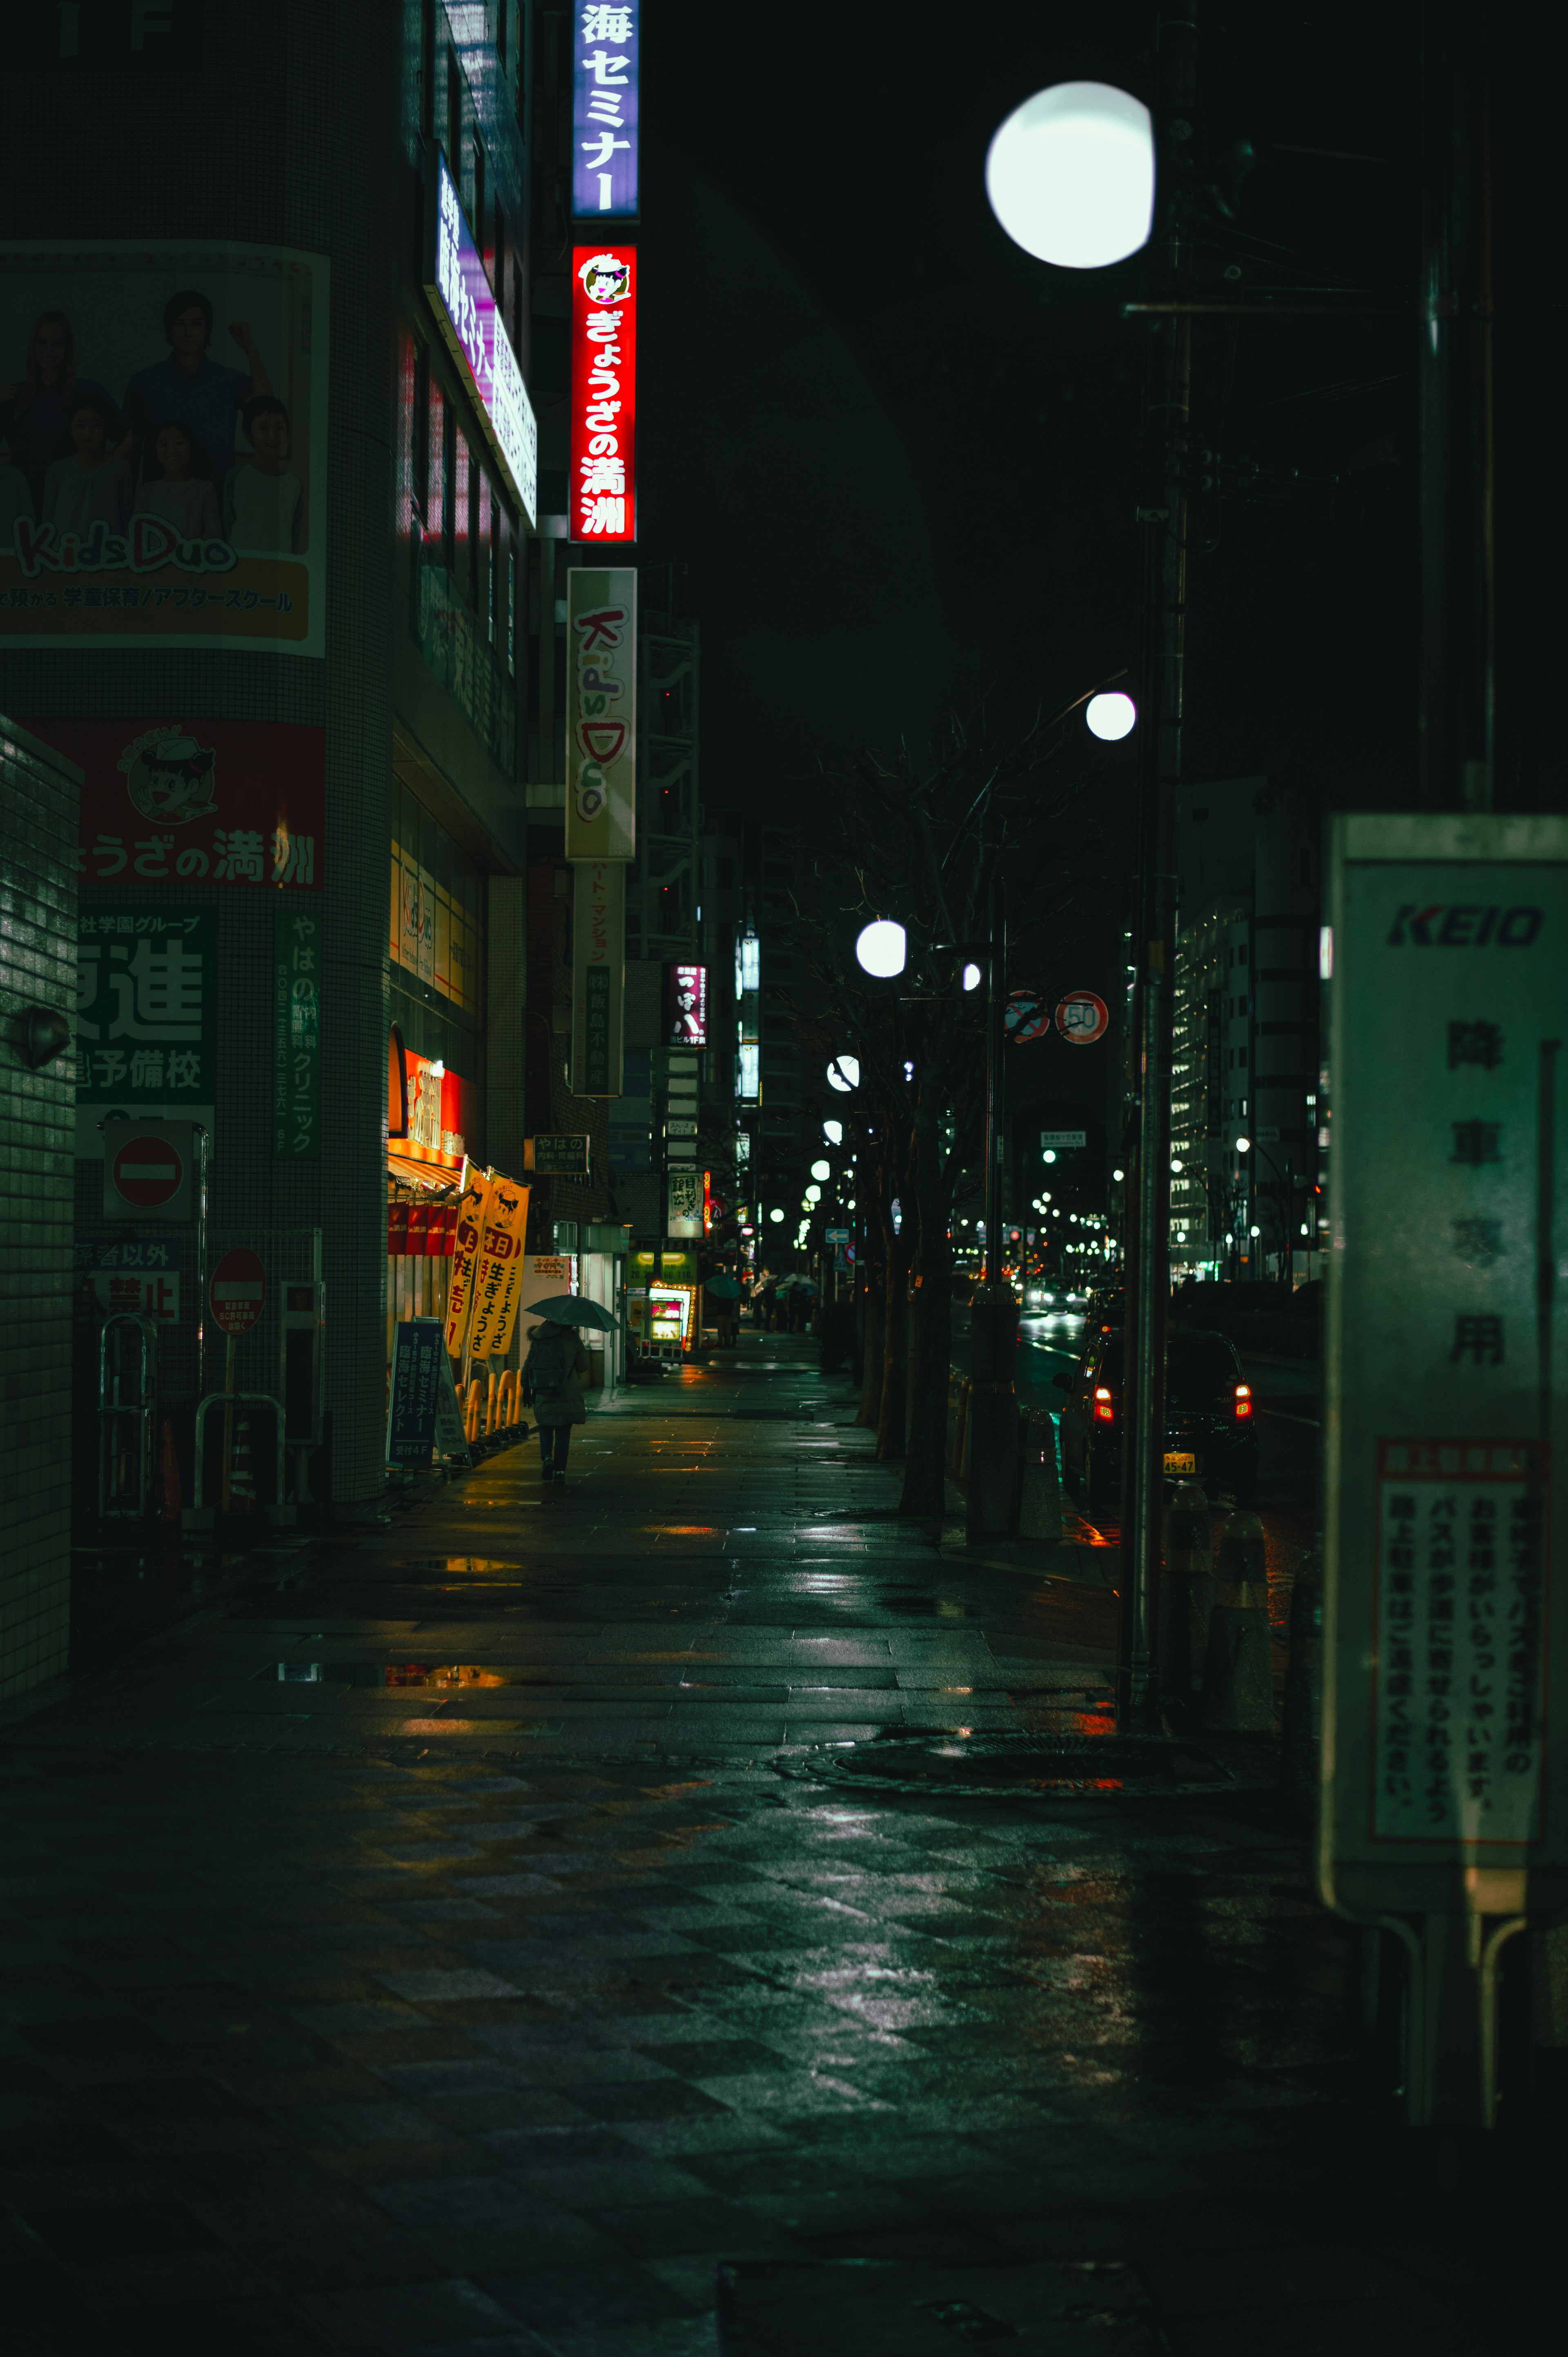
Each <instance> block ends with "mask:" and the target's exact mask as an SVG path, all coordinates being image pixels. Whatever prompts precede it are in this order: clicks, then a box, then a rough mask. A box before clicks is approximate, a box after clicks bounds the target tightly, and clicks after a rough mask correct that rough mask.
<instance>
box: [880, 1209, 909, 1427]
mask: <svg viewBox="0 0 1568 2357" xmlns="http://www.w3.org/2000/svg"><path fill="white" fill-rule="evenodd" d="M907 1234H908V1225H907V1224H906V1226H905V1228H904V1229H903V1230H902V1231H901V1232H900V1233H899V1234H898V1235H897V1236H895V1237H893V1238H892V1239H891V1241H890V1243H889V1246H888V1255H887V1286H886V1311H885V1318H886V1322H885V1324H884V1327H883V1336H882V1398H881V1402H880V1404H879V1406H878V1410H877V1417H876V1454H877V1456H878V1457H879V1458H881V1460H882V1462H883V1463H884V1464H885V1465H887V1464H897V1461H898V1459H899V1458H901V1457H902V1456H903V1454H904V1418H905V1413H906V1402H907V1398H908V1392H907V1388H906V1386H907V1383H908V1366H909V1248H908V1244H907V1243H905V1241H904V1238H905V1235H907Z"/></svg>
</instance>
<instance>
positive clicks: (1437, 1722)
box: [1282, 813, 1568, 1914]
mask: <svg viewBox="0 0 1568 2357" xmlns="http://www.w3.org/2000/svg"><path fill="white" fill-rule="evenodd" d="M1329 886H1330V894H1329V913H1330V920H1331V922H1330V927H1329V931H1328V938H1327V940H1326V942H1325V943H1324V944H1323V952H1322V964H1323V968H1324V971H1325V973H1326V976H1327V979H1328V984H1329V988H1328V1013H1329V1027H1328V1042H1327V1054H1326V1071H1324V1072H1323V1073H1322V1074H1321V1075H1320V1076H1319V1092H1320V1094H1319V1102H1318V1113H1319V1117H1320V1118H1322V1119H1324V1120H1325V1121H1326V1091H1327V1090H1328V1089H1329V1088H1331V1090H1332V1099H1333V1103H1332V1121H1331V1122H1327V1121H1326V1125H1327V1131H1328V1136H1329V1137H1331V1139H1332V1147H1331V1150H1329V1152H1328V1155H1327V1168H1326V1181H1327V1196H1326V1211H1327V1218H1326V1222H1325V1223H1324V1224H1325V1227H1326V1241H1327V1244H1328V1250H1327V1253H1326V1260H1327V1264H1328V1298H1327V1305H1326V1308H1327V1316H1326V1329H1325V1363H1324V1380H1325V1402H1326V1405H1325V1416H1324V1444H1325V1456H1326V1461H1325V1477H1324V1513H1325V1528H1324V1641H1325V1686H1324V1743H1323V1760H1324V1791H1323V1807H1322V1811H1321V1818H1320V1847H1319V1880H1320V1887H1321V1888H1322V1889H1323V1890H1324V1892H1325V1894H1326V1896H1328V1897H1330V1898H1331V1901H1332V1903H1333V1904H1335V1905H1337V1906H1339V1907H1342V1908H1345V1909H1348V1910H1355V1911H1357V1912H1362V1911H1365V1912H1367V1913H1379V1912H1385V1913H1386V1912H1393V1913H1398V1914H1404V1913H1406V1912H1407V1911H1408V1912H1410V1913H1412V1914H1420V1913H1423V1912H1424V1911H1426V1910H1438V1911H1441V1910H1443V1909H1444V1908H1446V1907H1447V1906H1448V1905H1449V1904H1450V1903H1451V1902H1450V1900H1449V1898H1448V1896H1447V1893H1448V1892H1449V1891H1450V1890H1452V1889H1453V1888H1454V1887H1455V1878H1456V1875H1457V1873H1458V1871H1459V1870H1460V1869H1463V1870H1464V1871H1465V1872H1466V1873H1468V1872H1470V1871H1471V1870H1472V1869H1473V1870H1474V1872H1475V1874H1476V1875H1477V1876H1478V1877H1479V1878H1481V1880H1480V1882H1479V1883H1478V1884H1477V1885H1476V1886H1475V1889H1476V1890H1477V1894H1480V1893H1482V1892H1484V1895H1477V1896H1475V1897H1473V1898H1472V1900H1470V1903H1471V1904H1472V1905H1473V1906H1475V1908H1476V1909H1477V1912H1480V1911H1485V1912H1487V1913H1488V1914H1494V1913H1495V1914H1507V1913H1515V1912H1518V1913H1522V1912H1524V1911H1525V1905H1526V1901H1525V1897H1524V1890H1525V1869H1527V1868H1528V1873H1529V1878H1530V1883H1529V1888H1530V1900H1529V1903H1530V1908H1531V1909H1533V1908H1534V1907H1535V1906H1536V1904H1537V1903H1539V1904H1540V1905H1541V1908H1542V1910H1547V1909H1551V1910H1556V1909H1557V1908H1558V1907H1560V1906H1562V1905H1563V1903H1564V1901H1565V1900H1568V1807H1565V1806H1564V1799H1565V1796H1564V1794H1563V1792H1560V1791H1558V1792H1554V1791H1553V1790H1552V1780H1553V1777H1554V1775H1555V1776H1557V1777H1558V1778H1559V1780H1561V1776H1562V1771H1563V1749H1562V1745H1561V1741H1560V1739H1559V1738H1558V1736H1557V1734H1556V1732H1555V1727H1556V1722H1557V1721H1558V1720H1560V1719H1561V1717H1562V1715H1563V1703H1564V1699H1565V1695H1568V1611H1565V1610H1564V1609H1563V1604H1564V1598H1563V1595H1562V1593H1561V1587H1562V1582H1563V1577H1564V1550H1563V1533H1562V1517H1561V1515H1560V1514H1558V1515H1555V1516H1554V1515H1553V1512H1552V1494H1551V1492H1552V1477H1553V1472H1554V1469H1555V1468H1556V1467H1557V1466H1558V1465H1561V1463H1562V1462H1563V1452H1564V1448H1565V1445H1568V1410H1565V1407H1564V1397H1565V1394H1568V1320H1564V1319H1563V1317H1562V1316H1561V1315H1560V1314H1553V1311H1552V1294H1551V1290H1550V1286H1551V1279H1552V1270H1553V1268H1554V1267H1556V1266H1557V1265H1558V1264H1559V1261H1560V1258H1561V1254H1562V1250H1563V1243H1562V1238H1563V1211H1562V1209H1561V1188H1560V1186H1559V1185H1556V1184H1554V1181H1553V1179H1552V1172H1553V1170H1554V1168H1555V1169H1561V1168H1562V1167H1563V1156H1564V1151H1565V1149H1568V1088H1565V1087H1564V1084H1563V1001H1562V982H1561V976H1562V971H1563V945H1564V942H1568V820H1564V819H1563V818H1562V817H1559V816H1544V815H1541V816H1534V817H1530V818H1528V819H1520V818H1518V817H1514V816H1508V817H1503V816H1498V817H1493V816H1490V815H1483V814H1478V813H1454V814H1414V813H1403V814H1399V815H1379V814H1376V813H1353V814H1350V815H1346V816H1342V817H1339V818H1337V819H1336V820H1335V821H1334V822H1333V823H1332V828H1331V833H1330V859H1329ZM1282 1150H1283V1149H1282ZM1317 1200H1320V1199H1317V1198H1316V1197H1315V1196H1313V1195H1311V1194H1309V1195H1308V1196H1307V1198H1306V1203H1307V1205H1308V1206H1313V1205H1315V1203H1316V1201H1317ZM1543 1270H1544V1271H1545V1272H1546V1275H1545V1278H1544V1280H1543V1279H1542V1276H1541V1272H1542V1271H1543ZM1543 1286H1544V1289H1543ZM1560 1297H1561V1280H1560V1278H1559V1298H1560ZM1554 1585H1555V1586H1556V1587H1557V1588H1558V1591H1559V1592H1558V1593H1557V1594H1556V1595H1555V1596H1553V1593H1552V1589H1553V1586H1554ZM1553 1893H1557V1894H1560V1895H1557V1896H1554V1895H1552V1894H1553Z"/></svg>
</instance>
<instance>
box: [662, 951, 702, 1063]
mask: <svg viewBox="0 0 1568 2357" xmlns="http://www.w3.org/2000/svg"><path fill="white" fill-rule="evenodd" d="M664 989H665V1008H664V1014H665V1029H664V1036H665V1038H666V1039H668V1041H669V1043H670V1045H671V1048H705V1047H706V1046H707V1044H708V969H707V967H706V966H705V965H667V966H666V967H665V969H664Z"/></svg>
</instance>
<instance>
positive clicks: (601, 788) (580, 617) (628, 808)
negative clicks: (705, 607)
mask: <svg viewBox="0 0 1568 2357" xmlns="http://www.w3.org/2000/svg"><path fill="white" fill-rule="evenodd" d="M566 856H567V858H568V859H585V860H587V859H623V860H624V859H632V858H635V857H636V856H637V575H636V574H635V573H634V572H633V571H632V570H631V569H630V567H629V566H624V567H622V566H618V567H616V568H615V569H614V570H613V571H605V572H599V571H596V570H589V569H587V568H585V567H577V566H573V567H571V568H570V569H569V570H568V572H567V575H566Z"/></svg>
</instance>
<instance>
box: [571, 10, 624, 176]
mask: <svg viewBox="0 0 1568 2357" xmlns="http://www.w3.org/2000/svg"><path fill="white" fill-rule="evenodd" d="M638 16H639V9H638V6H637V5H636V0H630V5H626V6H623V7H609V8H602V7H579V9H578V10H577V29H576V38H575V43H574V46H573V59H572V143H573V154H572V210H573V211H574V213H575V214H577V215H578V216H579V218H581V219H584V220H587V219H590V218H593V217H596V218H597V219H599V220H600V221H633V220H635V219H636V217H637V203H638V198H637V160H638V158H637V149H638V89H637V83H638V48H639V44H638V22H637V20H638Z"/></svg>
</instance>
